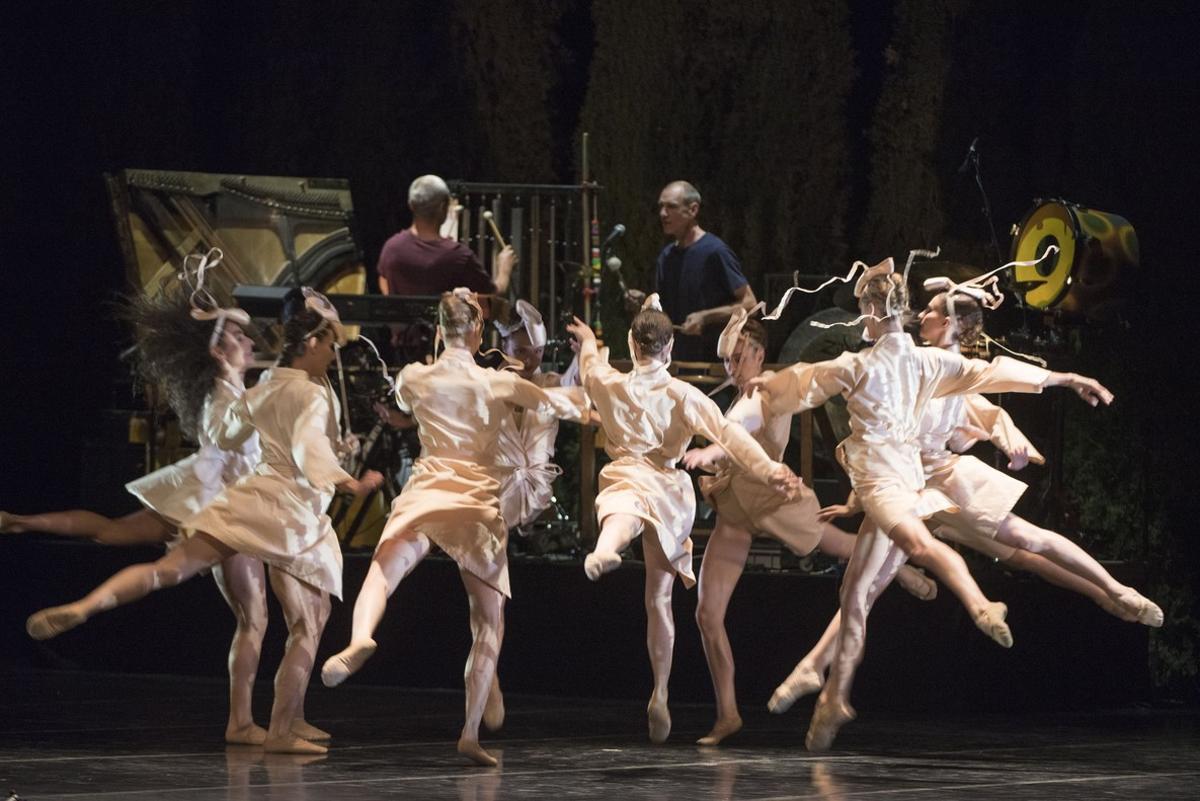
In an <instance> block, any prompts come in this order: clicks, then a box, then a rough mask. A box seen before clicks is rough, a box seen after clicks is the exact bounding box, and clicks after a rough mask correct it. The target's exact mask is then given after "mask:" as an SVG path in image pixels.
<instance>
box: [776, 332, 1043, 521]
mask: <svg viewBox="0 0 1200 801" xmlns="http://www.w3.org/2000/svg"><path fill="white" fill-rule="evenodd" d="M1049 377H1050V373H1049V371H1047V370H1043V369H1042V368H1040V367H1035V366H1034V365H1031V364H1027V363H1025V362H1019V361H1016V360H1015V359H1010V358H1007V357H1004V356H1001V357H999V358H997V359H995V360H993V361H991V362H985V361H982V360H979V359H965V358H963V357H962V356H960V355H959V354H957V353H951V352H949V351H946V350H942V349H940V348H928V347H921V348H918V347H917V346H916V345H914V344H913V341H912V339H911V338H910V337H909V336H908V335H907V334H904V333H901V332H894V333H888V334H885V335H883V336H881V337H880V338H879V340H878V341H877V342H876V343H875V344H874V345H873V346H872V347H871V348H870V349H868V350H865V351H862V352H860V353H843V354H841V355H840V356H838V357H837V358H836V359H832V360H830V361H825V362H817V363H815V364H797V365H794V366H792V367H790V368H787V369H785V370H781V371H780V372H778V373H776V375H775V376H774V377H772V378H771V379H770V380H768V381H767V382H766V384H765V385H764V389H765V390H766V391H767V393H768V408H769V409H770V410H771V412H772V413H774V414H794V413H796V412H799V411H802V410H804V409H812V408H815V407H817V406H820V405H821V404H822V403H824V402H825V401H827V400H828V399H829V398H831V397H833V396H834V395H839V394H840V395H843V396H845V398H846V408H847V410H848V411H849V413H850V435H849V436H848V437H847V438H846V439H845V440H843V441H842V443H841V444H840V445H838V449H837V453H838V460H839V462H840V463H841V465H842V467H843V468H844V469H845V470H846V473H847V475H848V476H849V477H850V483H851V484H852V485H853V487H854V490H855V493H856V494H857V496H858V499H859V502H860V503H861V504H862V506H863V509H864V511H865V512H866V513H867V515H868V516H870V517H871V518H872V519H873V520H874V521H875V522H876V523H877V524H879V526H880V527H881V528H882V529H883V531H885V532H890V531H891V530H892V529H893V528H895V527H896V525H897V524H898V523H900V521H901V520H904V519H906V518H908V517H910V516H912V515H916V516H917V517H923V518H927V517H930V516H931V515H933V514H934V513H936V512H940V511H947V510H951V509H955V508H956V507H955V505H954V503H953V502H952V501H951V500H950V499H949V498H948V497H947V496H946V495H945V494H944V493H942V492H941V491H939V490H938V489H936V488H932V487H929V488H927V487H926V486H925V472H924V468H923V467H922V462H921V446H920V433H921V423H922V419H923V416H924V413H925V409H926V406H927V405H928V403H929V401H930V400H932V399H934V398H940V397H946V396H949V395H963V394H971V393H978V392H1041V391H1042V387H1043V386H1044V384H1045V382H1046V380H1047V379H1048V378H1049Z"/></svg>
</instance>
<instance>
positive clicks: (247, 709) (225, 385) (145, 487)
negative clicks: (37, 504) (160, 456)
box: [0, 251, 267, 744]
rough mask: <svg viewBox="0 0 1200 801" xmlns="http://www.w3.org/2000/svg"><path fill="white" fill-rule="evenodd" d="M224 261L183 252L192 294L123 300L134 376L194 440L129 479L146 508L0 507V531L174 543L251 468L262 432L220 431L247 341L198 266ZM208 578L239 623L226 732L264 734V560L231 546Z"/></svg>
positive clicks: (254, 738) (233, 312)
mask: <svg viewBox="0 0 1200 801" xmlns="http://www.w3.org/2000/svg"><path fill="white" fill-rule="evenodd" d="M219 263H220V251H210V252H209V253H208V254H205V255H204V256H199V255H195V256H188V257H187V258H186V259H185V260H184V265H183V272H182V273H181V275H182V276H183V277H185V278H186V279H187V281H189V282H196V281H199V282H200V286H199V287H197V288H196V290H194V291H192V292H191V293H190V294H185V293H181V292H179V291H177V288H174V287H172V288H169V289H168V290H166V291H164V292H163V293H162V294H160V295H158V296H156V297H150V296H147V295H140V296H137V297H135V298H132V299H131V300H130V301H129V302H128V303H127V304H125V305H124V307H123V308H122V310H121V316H122V317H123V318H124V319H125V320H126V321H127V322H129V323H130V324H131V325H132V326H133V327H134V329H135V331H136V337H137V340H136V348H135V349H134V351H133V352H134V357H135V360H136V366H137V371H138V374H139V376H140V378H141V379H142V380H143V381H145V382H146V383H147V384H152V385H155V386H157V387H158V388H159V390H160V391H162V392H163V393H164V394H165V395H166V398H167V402H168V403H169V405H170V406H171V408H172V410H173V411H174V412H175V414H176V415H177V417H178V418H179V421H180V428H181V429H182V430H183V432H184V433H185V434H187V435H188V436H190V437H192V438H193V439H194V440H195V441H196V442H197V444H198V445H199V449H198V450H197V452H196V453H194V454H192V455H191V456H188V457H186V458H184V459H181V460H180V461H178V462H176V463H174V464H171V465H167V466H166V467H163V468H160V469H158V470H155V471H154V472H152V473H150V474H149V475H146V476H143V477H142V478H139V479H137V480H135V481H131V482H129V483H128V484H126V485H125V488H126V489H127V490H129V492H130V493H131V494H132V495H133V496H134V497H136V498H137V499H138V500H139V501H140V502H141V503H142V506H143V508H142V509H140V510H138V511H136V512H134V513H132V514H128V515H125V516H124V517H121V518H117V519H112V518H109V517H105V516H104V515H100V514H97V513H95V512H91V511H87V510H83V509H72V510H68V511H62V512H43V513H40V514H32V515H16V514H11V513H8V512H0V532H3V533H20V532H32V531H36V532H44V533H50V534H58V535H60V536H65V537H86V538H88V539H91V540H92V541H94V542H97V543H100V544H102V545H158V544H163V545H167V546H168V547H171V546H173V545H174V544H176V543H177V542H178V541H179V540H178V538H179V525H180V523H181V522H182V521H184V520H186V519H187V518H189V517H191V516H192V515H193V514H195V513H196V512H198V511H200V510H201V509H203V508H204V507H205V506H206V505H208V503H209V502H210V501H211V500H212V499H213V498H214V497H215V496H216V495H217V493H219V492H220V491H221V489H222V488H223V487H225V486H226V485H228V484H232V483H233V482H234V481H236V480H237V479H238V478H240V477H241V476H243V475H246V474H247V473H249V472H250V471H252V470H253V469H254V466H255V465H256V464H257V463H258V457H259V451H258V438H257V437H251V438H249V439H247V440H246V442H244V443H243V444H242V445H241V447H239V448H235V449H232V450H225V449H222V448H221V447H219V446H218V445H217V444H216V436H217V432H218V430H219V429H220V426H221V421H222V419H223V417H224V415H225V412H226V410H227V409H228V408H229V406H230V405H231V404H232V403H234V402H235V401H236V400H237V399H238V398H240V397H241V396H242V393H243V392H245V391H246V388H245V383H244V380H245V374H246V367H247V365H248V364H249V363H250V359H251V355H252V350H253V341H252V340H251V339H250V337H248V336H246V333H245V330H244V328H243V326H244V325H247V324H249V322H250V317H249V316H248V315H247V314H246V313H245V312H244V311H242V310H240V309H222V308H220V307H218V306H217V305H216V301H215V300H214V299H213V298H212V297H211V296H210V295H207V293H205V292H204V291H203V274H204V272H205V271H206V270H208V269H212V268H213V267H215V266H216V265H217V264H219ZM212 572H213V578H214V579H215V580H216V582H217V587H218V588H219V589H220V590H221V595H222V596H223V597H224V598H225V601H226V603H228V604H229V608H230V610H231V611H232V612H233V616H234V620H235V621H236V626H235V629H234V634H233V640H232V642H231V644H230V647H229V722H228V724H227V725H226V727H225V740H226V742H230V743H249V744H257V743H261V742H262V741H263V740H264V739H265V738H266V735H267V732H266V730H265V729H263V728H262V727H261V726H258V725H256V724H255V723H254V718H253V715H252V714H251V698H252V696H253V690H254V678H255V675H256V674H257V672H258V659H259V654H260V652H261V650H262V639H263V634H264V633H265V631H266V627H267V598H266V581H265V578H264V574H263V568H262V563H261V562H259V561H258V560H256V559H252V558H250V557H246V556H242V555H241V554H234V555H233V556H231V557H229V558H228V559H226V560H225V561H223V562H222V563H221V564H219V565H217V566H216V567H214V568H213V571H212Z"/></svg>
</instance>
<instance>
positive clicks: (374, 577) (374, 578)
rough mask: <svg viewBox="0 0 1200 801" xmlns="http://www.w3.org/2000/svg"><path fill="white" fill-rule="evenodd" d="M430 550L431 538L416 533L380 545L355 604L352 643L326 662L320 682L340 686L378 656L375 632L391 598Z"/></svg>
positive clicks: (399, 535) (397, 537) (405, 532)
mask: <svg viewBox="0 0 1200 801" xmlns="http://www.w3.org/2000/svg"><path fill="white" fill-rule="evenodd" d="M430 547H431V543H430V542H429V538H428V537H426V536H425V535H424V534H419V533H417V532H415V531H414V532H409V531H404V532H401V533H399V534H397V535H396V536H394V537H390V538H389V539H386V540H383V541H382V542H380V543H379V547H378V548H376V549H375V555H374V556H372V557H371V566H370V567H369V568H368V569H367V577H366V579H365V580H364V581H363V585H362V587H361V588H360V589H359V591H358V600H356V601H355V602H354V617H353V623H352V626H351V629H350V644H349V645H347V646H346V647H345V648H344V649H342V650H341V651H340V652H338V653H336V654H334V655H333V656H331V657H329V658H328V659H326V660H325V665H324V666H323V667H322V668H321V681H322V683H324V685H325V686H326V687H336V686H337V685H339V684H341V683H342V682H343V681H345V680H346V679H348V678H349V677H350V676H352V675H353V674H354V673H356V672H357V671H358V669H359V668H361V667H362V666H363V663H364V662H366V661H367V659H369V658H370V656H371V654H373V653H375V640H374V635H375V629H376V628H377V627H378V626H379V621H380V620H382V619H383V612H384V610H385V609H387V601H388V598H390V597H391V596H392V593H393V592H395V591H396V587H398V586H399V585H400V582H401V581H403V580H404V577H405V576H407V575H408V574H409V573H411V572H412V569H413V568H414V567H416V566H417V563H418V562H420V561H421V560H422V559H424V558H425V557H426V556H427V555H428V554H429V549H430Z"/></svg>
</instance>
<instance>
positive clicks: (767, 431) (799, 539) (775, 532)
mask: <svg viewBox="0 0 1200 801" xmlns="http://www.w3.org/2000/svg"><path fill="white" fill-rule="evenodd" d="M772 375H774V373H772V372H770V371H767V372H765V373H763V376H765V377H767V378H769V377H770V376H772ZM725 417H726V418H727V419H728V420H729V421H730V422H732V423H736V424H738V425H740V426H741V427H742V428H744V429H746V432H747V433H749V434H750V436H752V437H754V440H755V441H756V442H758V444H759V445H761V446H762V449H763V450H764V451H765V452H766V453H767V455H768V456H769V457H771V458H772V459H774V460H775V461H782V460H783V452H784V450H785V449H786V448H787V443H788V439H789V438H790V437H791V433H792V416H791V415H789V414H771V413H770V412H769V411H768V410H767V409H765V408H764V404H763V394H762V393H761V392H757V393H755V394H754V395H751V396H748V397H747V396H745V395H739V396H738V397H737V398H736V399H735V400H734V403H733V404H731V405H730V407H729V411H727V412H726V413H725ZM700 492H701V494H702V495H704V497H705V499H706V500H707V501H708V502H709V503H710V504H712V506H713V508H715V509H716V510H717V514H718V515H720V517H721V520H722V521H724V522H726V523H729V524H730V525H733V526H737V527H738V528H741V529H744V530H747V531H750V532H751V533H753V534H763V535H766V536H769V537H772V538H774V539H777V540H779V541H780V542H782V543H783V544H784V545H786V546H787V547H788V548H789V549H790V550H792V551H793V552H794V553H796V554H797V555H799V556H806V555H808V554H809V553H811V552H812V550H813V549H814V548H816V547H817V545H818V543H820V541H821V528H822V524H821V523H820V522H819V521H818V520H817V512H819V511H820V509H821V504H820V503H819V502H818V500H817V496H816V494H815V493H814V492H813V491H812V490H811V489H809V488H808V487H807V486H804V485H801V488H800V495H799V497H797V498H795V499H794V500H791V501H789V500H788V499H787V498H786V496H784V495H782V494H780V493H779V492H777V491H775V490H774V489H772V488H771V487H769V486H767V485H765V484H763V483H761V482H759V481H756V480H755V479H754V477H753V476H749V475H746V473H745V472H744V471H742V470H741V469H740V468H738V467H737V466H736V465H735V464H733V463H732V462H731V461H730V460H729V459H725V460H724V462H723V464H722V465H721V469H720V470H718V471H717V473H716V474H715V475H712V476H703V477H702V478H701V479H700ZM718 530H719V529H718ZM713 536H717V533H716V531H714V532H713Z"/></svg>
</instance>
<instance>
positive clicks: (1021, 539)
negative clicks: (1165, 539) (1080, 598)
mask: <svg viewBox="0 0 1200 801" xmlns="http://www.w3.org/2000/svg"><path fill="white" fill-rule="evenodd" d="M996 541H997V542H999V543H1001V544H1003V545H1008V546H1011V547H1013V548H1019V549H1021V550H1024V551H1029V552H1030V553H1035V554H1041V555H1042V556H1045V557H1046V558H1047V559H1049V560H1050V561H1051V562H1054V563H1055V564H1057V565H1059V566H1060V567H1064V568H1066V569H1067V570H1069V571H1071V572H1072V573H1074V574H1076V575H1078V576H1080V577H1081V578H1084V579H1086V580H1088V581H1090V582H1092V583H1093V584H1095V585H1097V586H1098V587H1100V588H1101V589H1103V590H1104V591H1105V592H1106V593H1108V597H1109V598H1111V599H1112V600H1113V602H1114V603H1116V604H1118V605H1119V606H1121V607H1123V608H1124V609H1125V610H1126V611H1127V612H1129V613H1131V614H1133V615H1135V616H1136V618H1137V620H1138V622H1139V623H1144V624H1145V625H1147V626H1155V627H1157V626H1161V625H1162V624H1163V613H1162V610H1161V609H1159V608H1158V605H1157V604H1155V603H1154V602H1153V601H1151V600H1150V599H1149V598H1146V597H1145V596H1143V595H1142V594H1141V593H1139V592H1138V591H1137V590H1135V589H1134V588H1133V587H1126V586H1125V585H1124V584H1122V583H1121V582H1119V581H1117V580H1116V579H1114V578H1113V577H1112V575H1111V574H1110V573H1109V572H1108V571H1107V570H1105V569H1104V568H1103V567H1101V565H1100V563H1099V562H1097V561H1096V560H1095V559H1093V558H1092V557H1091V556H1089V555H1088V553H1087V551H1085V550H1083V549H1082V548H1080V547H1079V546H1078V545H1076V544H1075V543H1073V542H1071V541H1070V540H1069V539H1067V538H1066V537H1064V536H1062V535H1061V534H1057V533H1055V532H1053V531H1048V530H1046V529H1044V528H1040V527H1039V526H1035V525H1034V524H1033V523H1030V522H1029V521H1028V520H1024V519H1022V518H1020V517H1017V516H1016V515H1012V514H1010V515H1009V516H1008V517H1006V518H1004V522H1002V523H1001V524H1000V528H999V530H997V531H996Z"/></svg>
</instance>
